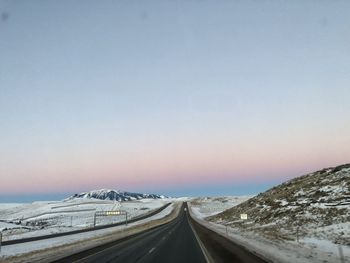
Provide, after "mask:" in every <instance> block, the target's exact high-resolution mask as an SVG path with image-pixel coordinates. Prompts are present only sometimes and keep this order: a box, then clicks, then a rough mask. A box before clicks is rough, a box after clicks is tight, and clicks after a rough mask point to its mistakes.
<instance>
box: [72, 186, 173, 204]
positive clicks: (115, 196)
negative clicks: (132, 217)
mask: <svg viewBox="0 0 350 263" xmlns="http://www.w3.org/2000/svg"><path fill="white" fill-rule="evenodd" d="M75 198H89V199H100V200H116V201H132V200H140V199H146V198H151V199H163V198H167V197H166V196H164V195H157V194H140V193H132V192H124V191H119V190H110V189H100V190H92V191H89V192H84V193H80V194H74V195H73V196H71V197H69V198H68V199H75Z"/></svg>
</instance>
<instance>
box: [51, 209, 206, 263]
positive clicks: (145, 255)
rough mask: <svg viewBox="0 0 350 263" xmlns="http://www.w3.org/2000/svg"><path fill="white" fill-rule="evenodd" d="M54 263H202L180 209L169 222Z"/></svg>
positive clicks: (197, 247)
mask: <svg viewBox="0 0 350 263" xmlns="http://www.w3.org/2000/svg"><path fill="white" fill-rule="evenodd" d="M57 262H124V263H126V262H160V263H167V262H169V263H175V262H176V263H180V262H193V263H196V262H206V259H205V257H204V255H203V252H202V250H201V248H200V246H199V244H198V242H197V240H196V237H195V235H194V234H193V232H192V229H191V227H190V224H189V220H188V218H187V213H185V212H184V211H183V209H182V212H181V213H180V215H179V216H178V217H177V218H176V219H175V220H173V221H172V222H170V223H168V224H166V225H163V226H160V227H157V228H154V229H150V230H147V231H146V232H143V233H141V234H138V235H135V236H133V237H131V238H128V239H126V240H122V241H116V242H113V243H109V244H107V245H103V246H100V247H96V248H93V249H90V250H87V251H84V252H81V253H78V254H75V255H72V256H70V257H66V258H64V259H61V260H59V261H57Z"/></svg>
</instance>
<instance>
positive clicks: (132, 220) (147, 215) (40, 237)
mask: <svg viewBox="0 0 350 263" xmlns="http://www.w3.org/2000/svg"><path fill="white" fill-rule="evenodd" d="M170 204H171V203H167V204H165V205H163V206H162V207H160V208H158V209H156V210H154V211H152V212H150V213H148V214H146V215H141V216H138V217H136V218H132V219H130V220H129V221H128V223H134V222H136V221H140V220H143V219H146V218H148V217H151V216H154V215H155V214H158V213H160V212H161V211H163V210H164V209H165V208H167V207H168V206H169V205H170ZM124 224H125V222H118V223H114V224H110V225H101V226H95V227H89V228H84V229H79V230H73V231H67V232H61V233H56V234H50V235H43V236H37V237H27V238H21V239H14V240H8V241H3V242H2V245H3V246H7V245H14V244H20V243H25V242H31V241H37V240H43V239H48V238H54V237H61V236H68V235H74V234H79V233H85V232H90V231H95V230H99V229H105V228H110V227H115V226H121V225H124Z"/></svg>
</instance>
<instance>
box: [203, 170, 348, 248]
mask: <svg viewBox="0 0 350 263" xmlns="http://www.w3.org/2000/svg"><path fill="white" fill-rule="evenodd" d="M243 213H245V214H248V220H247V221H244V222H243V221H242V220H240V218H239V217H240V214H243ZM208 220H210V221H214V222H216V223H220V224H227V225H229V226H231V227H239V228H241V229H242V230H244V229H245V230H254V231H258V232H260V233H261V234H264V235H265V236H268V237H270V238H274V239H289V240H295V239H299V238H303V237H316V238H320V239H328V240H331V241H332V242H334V243H341V244H345V245H350V164H346V165H341V166H337V167H333V168H326V169H323V170H320V171H317V172H314V173H311V174H307V175H304V176H301V177H298V178H295V179H292V180H290V181H288V182H285V183H283V184H281V185H278V186H276V187H273V188H272V189H270V190H268V191H266V192H264V193H261V194H259V195H257V196H255V197H253V198H251V199H249V200H247V201H246V202H244V203H241V204H240V205H238V206H235V207H233V208H231V209H228V210H226V211H224V212H222V213H220V214H218V215H215V216H212V217H209V218H208Z"/></svg>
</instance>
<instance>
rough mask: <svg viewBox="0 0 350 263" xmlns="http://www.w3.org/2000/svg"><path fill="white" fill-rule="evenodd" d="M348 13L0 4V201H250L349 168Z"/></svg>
mask: <svg viewBox="0 0 350 263" xmlns="http://www.w3.org/2000/svg"><path fill="white" fill-rule="evenodd" d="M349 8H350V2H349V1H341V0H339V1H326V0H325V1H277V0H276V1H249V0H247V1H238V0H237V1H235V0H232V1H222V0H219V1H207V0H202V1H166V0H164V1H160V0H159V1H152V0H151V1H130V0H128V1H122V0H119V1H67V0H63V1H36V0H33V1H18V0H12V1H4V0H1V1H0V202H1V201H8V200H15V199H17V200H18V199H21V200H32V199H40V198H41V199H42V198H58V196H60V197H59V198H61V197H62V196H65V195H67V194H68V193H76V192H81V191H88V190H92V189H99V188H108V189H121V190H129V191H139V192H155V193H161V194H167V195H174V196H180V195H188V196H191V195H235V194H252V193H257V192H260V191H264V190H266V189H268V188H269V187H271V186H273V185H275V184H278V183H281V182H283V181H286V180H288V179H291V178H294V177H296V176H300V175H302V174H305V173H308V172H312V171H315V170H318V169H322V168H324V167H329V166H336V165H338V164H343V163H347V162H349V160H350V103H349V100H350V74H349V72H350V49H349V46H350V16H349V10H350V9H349ZM54 196H56V197H54Z"/></svg>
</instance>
